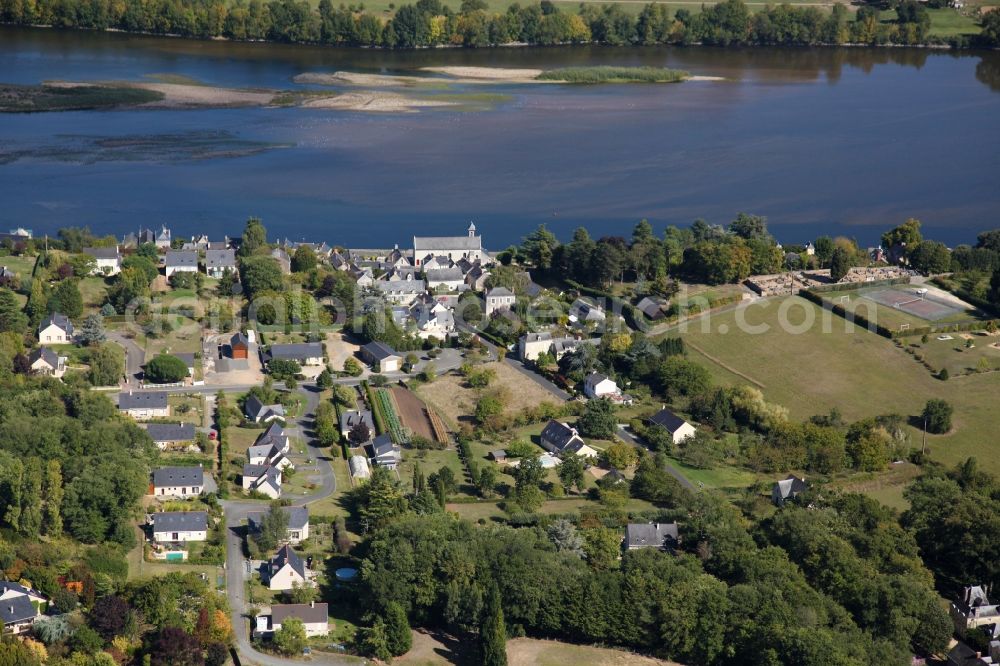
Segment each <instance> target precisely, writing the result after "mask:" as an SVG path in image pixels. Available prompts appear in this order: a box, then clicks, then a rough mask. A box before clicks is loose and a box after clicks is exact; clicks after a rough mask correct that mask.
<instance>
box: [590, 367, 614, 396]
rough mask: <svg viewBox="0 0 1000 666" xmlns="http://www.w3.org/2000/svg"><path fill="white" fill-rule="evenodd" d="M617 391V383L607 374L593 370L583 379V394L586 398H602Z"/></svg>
mask: <svg viewBox="0 0 1000 666" xmlns="http://www.w3.org/2000/svg"><path fill="white" fill-rule="evenodd" d="M618 392H619V391H618V384H616V383H615V381H614V380H613V379H611V378H610V377H608V376H607V375H602V374H600V373H597V372H595V373H593V374H590V375H588V376H587V378H586V379H585V380H584V381H583V394H584V395H585V396H587V397H588V398H603V397H604V396H609V395H614V394H615V393H618Z"/></svg>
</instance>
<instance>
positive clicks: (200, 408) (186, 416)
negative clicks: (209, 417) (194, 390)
mask: <svg viewBox="0 0 1000 666" xmlns="http://www.w3.org/2000/svg"><path fill="white" fill-rule="evenodd" d="M167 403H168V404H169V405H170V418H171V420H174V421H181V422H183V423H193V424H194V425H195V427H200V426H203V425H207V424H206V423H205V420H204V413H205V399H204V397H203V396H202V395H201V394H197V395H176V394H171V395H170V396H168V397H167Z"/></svg>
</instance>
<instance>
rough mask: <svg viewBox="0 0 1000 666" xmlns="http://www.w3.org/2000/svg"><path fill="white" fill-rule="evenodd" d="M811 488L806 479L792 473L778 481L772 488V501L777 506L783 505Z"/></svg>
mask: <svg viewBox="0 0 1000 666" xmlns="http://www.w3.org/2000/svg"><path fill="white" fill-rule="evenodd" d="M808 489H809V484H807V483H806V480H805V479H800V478H799V477H797V476H794V475H792V474H789V475H788V478H787V479H783V480H781V481H777V482H776V483H775V484H774V486H772V488H771V501H772V502H773V503H774V505H775V506H781V505H782V504H784V503H785V502H787V501H788V500H793V499H795V498H796V497H798V496H799V495H800V494H801V493H804V492H805V491H806V490H808Z"/></svg>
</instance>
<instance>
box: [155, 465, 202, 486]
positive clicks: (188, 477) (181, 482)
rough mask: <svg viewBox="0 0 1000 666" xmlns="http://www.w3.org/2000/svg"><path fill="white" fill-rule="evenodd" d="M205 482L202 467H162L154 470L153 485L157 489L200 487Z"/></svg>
mask: <svg viewBox="0 0 1000 666" xmlns="http://www.w3.org/2000/svg"><path fill="white" fill-rule="evenodd" d="M204 481H205V470H204V468H202V467H160V468H159V469H156V470H153V485H154V486H155V487H157V488H163V487H167V486H200V485H203V484H204Z"/></svg>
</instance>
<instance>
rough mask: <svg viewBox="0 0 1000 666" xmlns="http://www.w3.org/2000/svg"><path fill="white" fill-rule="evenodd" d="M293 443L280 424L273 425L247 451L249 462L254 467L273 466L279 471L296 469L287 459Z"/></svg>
mask: <svg viewBox="0 0 1000 666" xmlns="http://www.w3.org/2000/svg"><path fill="white" fill-rule="evenodd" d="M290 448H291V442H290V440H289V437H288V435H287V434H286V433H285V429H284V428H283V427H282V426H281V424H280V423H272V424H271V425H270V426H268V428H267V430H265V431H264V432H263V433H262V434H261V435H260V437H258V438H257V440H256V441H255V442H254V443H253V445H252V446H250V447H249V448H248V449H247V462H248V463H249V464H250V465H254V466H271V467H277V468H278V469H279V470H285V469H287V468H289V467H291V468H292V469H294V466H293V465H292V461H291V460H289V459H288V458H287V457H285V454H286V453H288V451H289V449H290Z"/></svg>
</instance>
